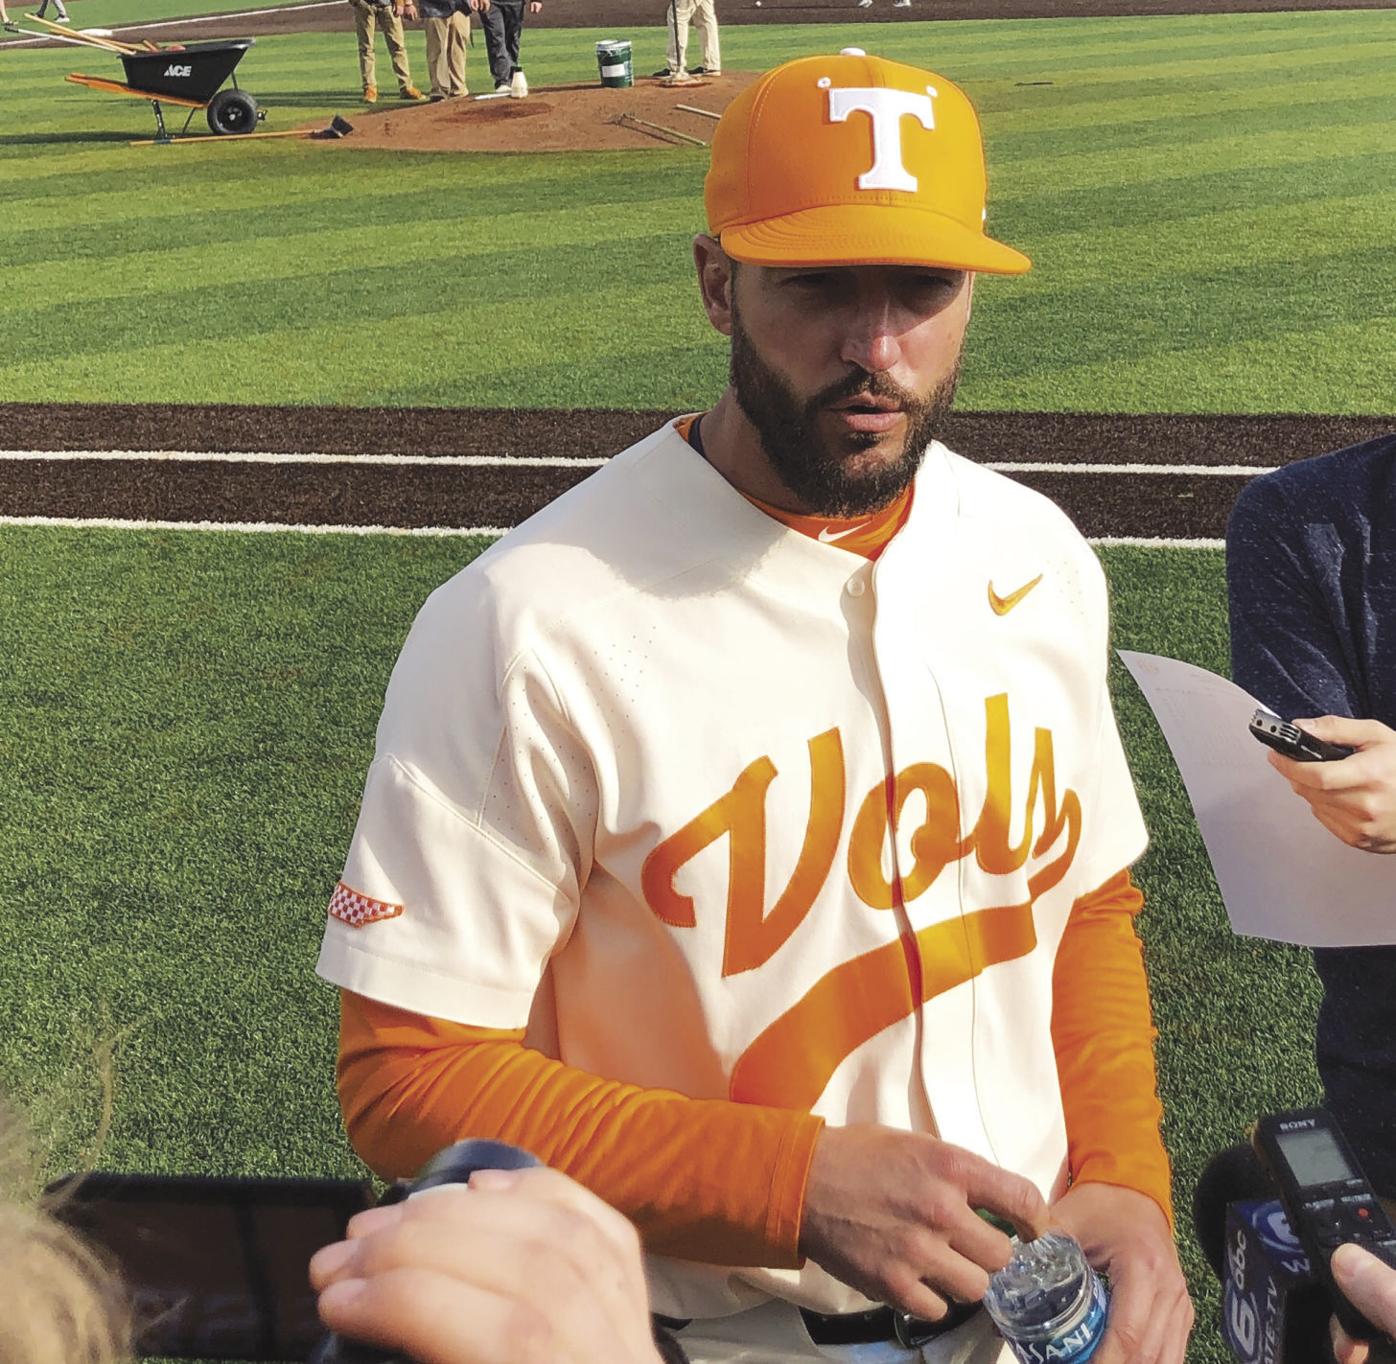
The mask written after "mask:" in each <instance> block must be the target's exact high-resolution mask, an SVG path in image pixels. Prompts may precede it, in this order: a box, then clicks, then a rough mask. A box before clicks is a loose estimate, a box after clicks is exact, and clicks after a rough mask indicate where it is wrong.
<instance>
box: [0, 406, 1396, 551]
mask: <svg viewBox="0 0 1396 1364" xmlns="http://www.w3.org/2000/svg"><path fill="white" fill-rule="evenodd" d="M671 415H672V414H670V413H661V412H606V411H581V412H558V411H532V412H510V411H503V410H489V411H484V410H471V411H448V410H443V409H403V410H391V409H382V408H378V409H374V408H367V409H345V408H253V407H203V408H190V407H143V406H131V407H98V406H83V405H75V406H42V405H0V445H3V447H4V448H6V449H12V450H54V451H60V450H113V449H126V450H191V451H221V450H238V451H269V452H273V453H281V454H307V453H326V454H337V453H351V454H358V453H362V454H404V453H410V454H425V455H435V456H442V455H472V454H473V455H496V456H505V457H513V458H520V457H524V456H538V455H567V456H573V457H579V456H580V457H596V456H602V457H604V456H607V455H610V454H613V453H615V452H616V451H617V450H620V449H622V448H623V447H624V446H625V445H627V444H629V443H630V442H631V441H633V440H634V439H636V438H637V437H639V436H641V435H644V434H645V433H647V432H649V431H651V430H653V429H654V428H655V427H656V426H658V425H659V424H660V423H661V422H662V421H664V420H665V419H666V418H667V417H668V416H671ZM1393 427H1396V419H1390V418H1381V417H1301V416H1276V417H1237V416H1224V417H1200V416H1167V415H1164V416H1159V415H1143V416H1127V415H1097V414H1087V413H1023V412H1017V413H964V414H957V415H956V416H954V417H953V418H952V419H951V421H950V423H949V425H948V428H947V431H946V433H945V434H946V441H947V443H948V444H950V445H951V446H952V447H953V448H955V449H958V450H960V451H961V452H962V453H964V454H965V455H967V456H969V457H971V458H974V459H977V460H980V461H983V462H999V461H1013V462H1020V463H1021V462H1028V463H1060V464H1076V465H1082V464H1084V465H1089V464H1092V463H1094V464H1103V463H1125V464H1153V465H1179V464H1196V465H1209V466H1213V467H1215V466H1219V465H1233V464H1234V465H1251V466H1265V465H1273V464H1283V463H1287V462H1290V461H1292V460H1294V459H1298V458H1303V457H1305V456H1307V455H1312V454H1317V453H1320V452H1321V451H1324V450H1329V449H1336V448H1339V447H1341V446H1344V445H1350V444H1354V443H1356V442H1358V441H1361V440H1366V439H1370V438H1372V437H1374V436H1378V435H1382V434H1386V433H1388V432H1389V431H1390V430H1391V429H1393ZM588 472H589V470H587V469H585V468H580V469H577V468H539V467H536V466H530V465H520V466H518V467H515V468H509V467H508V466H507V465H506V466H502V467H499V466H491V467H466V468H462V467H458V466H442V467H440V468H433V467H431V466H430V465H408V466H383V465H371V464H368V463H364V464H355V463H353V462H352V461H351V462H349V463H346V464H335V465H265V464H246V463H242V464H239V463H219V462H215V461H213V460H210V461H208V462H203V461H197V462H188V463H184V462H181V463H179V464H170V463H168V462H160V461H135V462H127V461H123V462H119V463H118V462H112V461H103V460H65V461H56V460H55V461H46V460H38V461H34V460H26V461H13V460H12V461H0V515H6V516H54V517H112V518H119V519H130V520H171V521H215V522H234V521H237V522H246V521H266V522H272V523H276V524H285V525H381V526H403V527H418V526H454V527H468V526H510V525H514V524H516V523H517V522H519V521H521V520H523V519H524V518H526V517H527V516H529V515H531V514H532V513H533V512H535V511H537V510H538V509H539V508H540V507H542V506H545V505H546V504H547V503H548V502H549V501H551V500H552V499H553V498H554V497H556V496H557V495H558V494H559V493H561V492H563V491H565V490H566V489H567V488H570V487H572V486H573V485H574V484H576V483H577V482H579V481H580V480H581V479H582V478H585V477H586V476H587V474H588ZM1013 476H1014V477H1016V478H1019V479H1020V480H1021V481H1022V482H1024V483H1027V484H1028V485H1030V486H1032V487H1035V488H1037V489H1039V490H1040V491H1042V492H1044V493H1046V494H1047V495H1048V496H1049V497H1051V498H1053V500H1055V501H1056V502H1058V503H1059V504H1060V505H1061V506H1063V507H1064V508H1065V509H1066V510H1067V511H1068V513H1070V515H1071V516H1072V517H1073V519H1074V520H1075V521H1076V523H1077V525H1078V526H1080V528H1081V529H1082V531H1084V532H1085V533H1086V534H1087V535H1092V536H1136V535H1137V536H1166V537H1178V538H1197V537H1206V538H1211V537H1216V536H1219V535H1221V533H1222V531H1223V529H1224V527H1225V524H1226V517H1227V515H1228V514H1229V512H1230V509H1231V504H1232V502H1233V501H1234V499H1235V497H1236V494H1237V492H1238V491H1239V489H1240V488H1241V486H1242V485H1243V484H1244V483H1245V481H1246V480H1245V476H1244V475H1214V474H1208V475H1199V474H1179V473H1159V474H1147V475H1120V474H1111V473H1103V472H1102V473H1090V472H1084V471H1083V472H1074V473H1067V472H1062V473H1057V472H1032V473H1027V472H1017V473H1015V474H1013Z"/></svg>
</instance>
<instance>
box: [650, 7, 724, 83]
mask: <svg viewBox="0 0 1396 1364" xmlns="http://www.w3.org/2000/svg"><path fill="white" fill-rule="evenodd" d="M664 22H665V24H666V25H668V29H669V53H668V63H669V70H670V71H683V70H685V69H686V58H687V55H688V26H689V24H690V23H692V24H693V26H694V27H695V28H696V29H697V30H698V37H699V38H700V39H701V40H702V43H703V61H702V65H703V68H704V69H705V70H707V71H721V70H722V50H721V49H720V48H719V46H718V41H717V13H716V11H715V10H714V9H713V0H669V4H668V8H667V10H666V12H665V15H664Z"/></svg>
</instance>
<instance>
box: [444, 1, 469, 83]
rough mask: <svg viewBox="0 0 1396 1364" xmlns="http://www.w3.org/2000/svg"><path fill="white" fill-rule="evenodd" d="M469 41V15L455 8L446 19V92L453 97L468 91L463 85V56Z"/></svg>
mask: <svg viewBox="0 0 1396 1364" xmlns="http://www.w3.org/2000/svg"><path fill="white" fill-rule="evenodd" d="M469 42H470V16H469V15H468V14H462V13H461V12H460V11H459V10H457V11H456V12H455V13H454V14H453V15H451V17H450V18H449V19H448V20H447V21H446V79H447V87H446V93H447V94H448V95H450V96H451V97H452V98H453V99H455V98H459V97H460V96H461V95H466V94H469V93H470V92H469V90H467V89H466V85H465V56H466V46H467V45H468V43H469Z"/></svg>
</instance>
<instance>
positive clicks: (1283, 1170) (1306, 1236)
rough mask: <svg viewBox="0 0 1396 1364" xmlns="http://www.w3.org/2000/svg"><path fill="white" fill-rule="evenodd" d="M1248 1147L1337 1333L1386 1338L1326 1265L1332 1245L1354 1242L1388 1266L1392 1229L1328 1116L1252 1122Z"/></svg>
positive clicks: (1304, 1111) (1316, 1113)
mask: <svg viewBox="0 0 1396 1364" xmlns="http://www.w3.org/2000/svg"><path fill="white" fill-rule="evenodd" d="M1252 1141H1253V1143H1254V1145H1255V1150H1256V1154H1257V1155H1258V1156H1259V1157H1260V1160H1261V1163H1262V1164H1263V1165H1264V1166H1265V1167H1266V1169H1267V1170H1268V1171H1269V1173H1270V1175H1271V1177H1272V1178H1273V1179H1274V1181H1275V1185H1276V1187H1277V1189H1278V1191H1279V1195H1280V1202H1281V1203H1282V1204H1283V1205H1284V1210H1285V1213H1286V1215H1287V1216H1288V1218H1289V1225H1290V1227H1291V1229H1292V1230H1293V1232H1294V1234H1295V1235H1296V1236H1297V1237H1298V1238H1299V1242H1300V1244H1301V1245H1302V1246H1303V1247H1304V1253H1305V1254H1306V1255H1307V1256H1308V1257H1309V1265H1310V1268H1311V1269H1312V1271H1313V1273H1314V1276H1315V1277H1316V1278H1317V1279H1318V1281H1319V1282H1320V1283H1321V1284H1322V1285H1323V1288H1324V1291H1325V1292H1326V1293H1327V1295H1328V1298H1329V1301H1330V1303H1331V1304H1332V1307H1333V1314H1334V1315H1335V1316H1336V1317H1337V1318H1338V1321H1339V1322H1340V1323H1341V1324H1342V1327H1343V1330H1345V1331H1346V1332H1347V1333H1348V1335H1350V1336H1351V1337H1352V1338H1353V1339H1354V1340H1371V1339H1374V1338H1376V1339H1383V1340H1385V1339H1388V1337H1387V1336H1386V1334H1385V1332H1383V1331H1381V1330H1379V1329H1378V1328H1377V1327H1375V1326H1373V1325H1372V1323H1371V1322H1369V1321H1368V1320H1367V1318H1366V1317H1364V1316H1363V1315H1362V1313H1361V1312H1359V1311H1358V1310H1357V1308H1356V1307H1354V1306H1353V1305H1352V1303H1350V1302H1349V1301H1348V1300H1347V1298H1345V1297H1344V1296H1343V1293H1342V1290H1341V1289H1340V1288H1339V1287H1338V1285H1337V1283H1336V1282H1335V1281H1334V1278H1333V1270H1332V1267H1331V1265H1330V1264H1329V1261H1330V1260H1331V1258H1332V1255H1333V1252H1334V1251H1335V1250H1336V1249H1337V1248H1338V1247H1339V1246H1340V1245H1342V1244H1343V1243H1344V1242H1347V1241H1354V1242H1356V1243H1357V1244H1358V1245H1360V1246H1361V1247H1362V1248H1363V1249H1364V1250H1368V1251H1370V1252H1371V1253H1372V1254H1373V1255H1375V1256H1377V1258H1378V1259H1380V1260H1382V1261H1384V1262H1385V1263H1386V1264H1388V1265H1391V1266H1392V1267H1393V1268H1396V1227H1393V1226H1392V1225H1391V1219H1390V1218H1389V1217H1387V1215H1386V1212H1385V1210H1384V1209H1383V1208H1382V1205H1381V1203H1380V1202H1378V1200H1377V1196H1376V1194H1375V1192H1374V1191H1373V1189H1372V1186H1371V1184H1369V1183H1368V1181H1367V1177H1366V1175H1364V1174H1363V1173H1362V1168H1361V1166H1359V1165H1358V1163H1357V1158H1356V1157H1355V1156H1354V1155H1353V1153H1352V1148H1351V1147H1350V1146H1349V1145H1348V1144H1347V1141H1346V1139H1345V1138H1344V1136H1343V1134H1342V1132H1341V1131H1340V1130H1339V1127H1338V1124H1337V1122H1336V1121H1335V1119H1334V1118H1333V1115H1332V1114H1331V1113H1329V1112H1328V1111H1327V1110H1326V1109H1322V1108H1300V1109H1295V1110H1293V1111H1291V1112H1288V1113H1272V1114H1270V1115H1268V1116H1267V1117H1264V1118H1261V1119H1260V1121H1259V1122H1257V1123H1256V1125H1255V1130H1254V1133H1253V1134H1252Z"/></svg>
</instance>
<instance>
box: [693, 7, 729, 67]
mask: <svg viewBox="0 0 1396 1364" xmlns="http://www.w3.org/2000/svg"><path fill="white" fill-rule="evenodd" d="M693 26H694V28H696V29H697V30H698V37H699V39H700V40H701V41H702V44H703V65H702V66H701V67H697V66H695V67H694V68H693V69H694V71H695V72H697V73H698V74H699V75H702V76H716V75H718V74H720V73H721V71H722V47H721V45H720V44H719V42H718V38H717V11H716V10H715V9H714V8H713V0H697V3H696V5H695V6H694V10H693Z"/></svg>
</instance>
